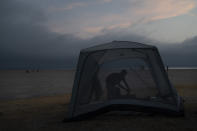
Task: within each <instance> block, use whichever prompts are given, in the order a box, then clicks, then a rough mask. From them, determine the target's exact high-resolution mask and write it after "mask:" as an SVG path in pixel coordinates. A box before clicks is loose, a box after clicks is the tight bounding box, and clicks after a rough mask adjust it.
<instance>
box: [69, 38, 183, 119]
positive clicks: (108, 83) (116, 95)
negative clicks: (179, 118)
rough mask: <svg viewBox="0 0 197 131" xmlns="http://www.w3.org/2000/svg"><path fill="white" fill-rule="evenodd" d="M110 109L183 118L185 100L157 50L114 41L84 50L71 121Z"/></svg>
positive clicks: (80, 59) (74, 93) (81, 54)
mask: <svg viewBox="0 0 197 131" xmlns="http://www.w3.org/2000/svg"><path fill="white" fill-rule="evenodd" d="M123 70H124V72H126V73H125V74H124V76H123V75H122V74H121V72H123ZM119 79H120V80H119ZM123 79H124V80H123ZM125 81H126V83H127V86H126V85H125ZM114 105H118V107H117V106H115V107H114ZM110 106H112V107H113V108H112V109H113V110H116V108H117V109H118V108H122V107H124V108H125V109H129V110H130V109H131V108H134V107H137V110H141V109H143V110H145V111H146V110H152V111H154V110H155V109H156V110H157V111H158V112H159V111H161V112H163V111H166V112H173V113H174V114H183V106H182V101H181V97H180V96H179V95H178V94H177V91H176V89H175V88H174V87H173V86H172V85H171V83H170V81H169V79H168V76H167V73H166V72H165V68H164V65H163V63H162V60H161V57H160V55H159V52H158V49H157V48H156V47H155V46H150V45H145V44H140V43H136V42H128V41H113V42H110V43H106V44H102V45H98V46H94V47H90V48H87V49H83V50H81V53H80V56H79V60H78V66H77V70H76V74H75V81H74V85H73V91H72V97H71V101H70V106H69V112H68V117H69V119H73V118H77V117H80V116H82V115H84V114H88V113H93V112H95V111H98V110H102V109H105V108H106V107H110ZM130 107H131V108H130ZM135 109H136V108H135Z"/></svg>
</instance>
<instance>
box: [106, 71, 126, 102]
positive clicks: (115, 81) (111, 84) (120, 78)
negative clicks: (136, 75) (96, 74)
mask: <svg viewBox="0 0 197 131" xmlns="http://www.w3.org/2000/svg"><path fill="white" fill-rule="evenodd" d="M126 75H127V71H126V70H122V71H121V72H120V73H111V74H109V76H107V78H106V88H107V96H108V99H114V98H120V97H121V94H120V88H122V89H124V90H126V91H127V95H129V93H130V89H129V86H128V84H127V82H126V80H125V77H126ZM121 82H123V83H124V85H122V84H121Z"/></svg>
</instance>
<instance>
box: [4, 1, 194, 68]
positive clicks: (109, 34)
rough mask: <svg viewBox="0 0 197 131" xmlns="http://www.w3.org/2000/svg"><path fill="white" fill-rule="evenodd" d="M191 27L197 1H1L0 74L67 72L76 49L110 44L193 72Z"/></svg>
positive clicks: (74, 59)
mask: <svg viewBox="0 0 197 131" xmlns="http://www.w3.org/2000/svg"><path fill="white" fill-rule="evenodd" d="M196 23H197V0H1V1H0V29H1V30H0V61H1V63H2V64H1V65H0V68H3V69H4V68H15V67H16V68H26V67H27V65H35V66H38V65H39V66H41V67H43V68H44V67H45V65H51V66H50V67H52V68H53V67H54V68H56V67H57V68H58V67H59V65H62V66H61V67H65V65H67V66H68V67H71V66H73V64H74V63H76V60H77V59H76V58H77V56H78V53H79V51H80V49H82V48H86V47H89V46H93V45H96V44H102V43H105V42H110V41H113V40H128V41H136V42H142V43H146V44H153V45H156V46H158V48H159V50H160V51H161V55H162V57H163V58H164V61H165V64H168V65H172V66H197V59H196V57H197V24H196ZM180 56H181V58H180ZM57 65H58V66H57Z"/></svg>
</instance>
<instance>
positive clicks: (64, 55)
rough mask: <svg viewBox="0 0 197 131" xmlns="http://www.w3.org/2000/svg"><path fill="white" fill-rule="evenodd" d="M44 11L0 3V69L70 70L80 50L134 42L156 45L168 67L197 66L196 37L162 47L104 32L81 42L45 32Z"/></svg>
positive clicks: (18, 1) (4, 0) (6, 1)
mask: <svg viewBox="0 0 197 131" xmlns="http://www.w3.org/2000/svg"><path fill="white" fill-rule="evenodd" d="M46 23H47V18H46V16H45V13H44V11H43V10H42V9H41V8H39V7H37V6H35V5H32V4H28V3H25V1H23V2H22V1H21V0H11V1H9V0H1V1H0V63H1V64H0V68H1V69H10V68H12V69H14V68H32V67H40V68H69V67H73V65H75V63H76V61H77V55H78V54H79V51H80V49H82V48H86V47H89V46H93V45H96V44H101V43H105V42H110V41H113V40H128V41H137V42H143V43H148V44H154V45H157V46H158V47H159V49H160V51H161V54H162V57H163V58H164V62H165V64H167V65H171V66H180V65H181V66H197V59H196V57H197V51H196V49H197V45H196V43H197V37H194V38H191V39H188V40H185V41H184V42H182V43H174V44H164V43H163V44H162V43H159V42H156V41H153V40H150V39H148V38H145V37H142V36H138V35H135V34H128V33H124V32H123V31H119V32H111V31H108V30H105V31H104V34H103V35H100V36H97V37H94V38H92V39H88V40H84V39H80V38H77V37H75V36H73V35H71V34H65V35H61V34H58V33H55V32H52V31H50V30H48V28H47V27H46V26H45V24H46Z"/></svg>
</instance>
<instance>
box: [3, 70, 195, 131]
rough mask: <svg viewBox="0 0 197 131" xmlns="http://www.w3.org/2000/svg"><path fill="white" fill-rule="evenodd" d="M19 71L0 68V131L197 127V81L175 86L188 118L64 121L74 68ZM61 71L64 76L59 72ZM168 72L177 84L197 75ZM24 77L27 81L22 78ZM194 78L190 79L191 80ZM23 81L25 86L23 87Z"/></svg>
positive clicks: (116, 116) (155, 130) (116, 117)
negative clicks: (183, 102) (69, 69)
mask: <svg viewBox="0 0 197 131" xmlns="http://www.w3.org/2000/svg"><path fill="white" fill-rule="evenodd" d="M16 72H18V73H19V74H20V75H18V73H16V74H15V75H13V74H12V73H13V72H11V71H10V73H11V74H12V75H11V74H9V73H6V72H4V74H3V75H2V71H1V75H0V78H1V80H0V85H1V86H0V87H1V93H0V95H1V99H0V131H13V130H14V131H16V130H19V131H27V130H28V131H45V130H47V131H48V130H49V131H53V130H55V131H58V130H66V131H79V130H86V131H92V130H97V131H100V130H102V131H103V130H112V131H120V130H125V131H127V130H128V131H129V130H133V131H141V130H148V131H158V130H162V131H169V130H171V131H175V130H176V131H185V130H189V131H196V130H197V124H196V123H197V86H196V85H195V82H194V83H192V84H191V83H190V85H187V84H183V85H179V86H176V84H175V87H176V88H177V90H178V92H179V94H180V95H181V96H183V98H184V99H185V104H184V105H185V117H167V116H158V115H153V116H152V115H123V114H122V115H120V114H108V115H101V116H97V117H96V118H93V119H87V120H84V121H78V122H70V123H62V120H63V119H64V117H65V116H66V113H67V108H68V103H69V99H70V92H71V88H72V82H73V76H74V75H73V71H71V72H67V71H65V72H63V73H62V71H52V72H53V73H49V72H48V73H47V71H46V72H45V71H43V72H42V71H40V72H38V73H37V72H33V73H30V74H26V73H25V72H24V71H16ZM192 72H193V71H192ZM61 73H62V75H60V74H61ZM169 73H170V72H169ZM183 74H185V72H183ZM23 75H25V76H23ZM169 75H170V77H173V78H174V81H175V82H178V84H179V82H182V80H185V81H186V79H187V77H191V78H193V77H195V76H196V75H195V74H193V76H192V74H188V76H187V77H186V75H185V79H182V78H180V77H179V78H178V77H177V76H176V77H175V76H174V75H173V74H169ZM171 75H172V76H171ZM179 75H180V74H179ZM11 76H12V77H11ZM19 76H20V77H19ZM22 76H23V77H22ZM71 76H72V77H71ZM62 77H63V78H62ZM22 78H23V80H24V81H25V82H24V81H21V79H22ZM33 78H34V79H33ZM191 78H189V79H188V80H191ZM32 79H33V80H32ZM52 79H54V81H52ZM171 79H172V78H171ZM14 81H15V82H14ZM24 83H25V84H24ZM65 83H66V84H65ZM23 84H24V87H21V85H23ZM64 84H65V85H64ZM178 84H177V85H178ZM44 85H45V86H44ZM37 87H39V88H37ZM49 87H50V88H49ZM32 88H36V89H32ZM41 88H44V89H41ZM2 89H4V90H2ZM18 89H21V90H18ZM22 89H24V90H25V91H23V90H22ZM17 91H18V92H17ZM2 92H3V93H2ZM4 93H7V94H9V93H11V94H9V95H8V96H11V95H13V97H12V98H11V99H10V98H8V97H5V96H6V94H4ZM27 93H29V94H30V95H29V94H27ZM23 94H26V95H23Z"/></svg>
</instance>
